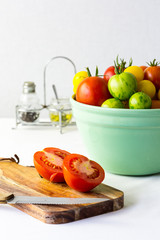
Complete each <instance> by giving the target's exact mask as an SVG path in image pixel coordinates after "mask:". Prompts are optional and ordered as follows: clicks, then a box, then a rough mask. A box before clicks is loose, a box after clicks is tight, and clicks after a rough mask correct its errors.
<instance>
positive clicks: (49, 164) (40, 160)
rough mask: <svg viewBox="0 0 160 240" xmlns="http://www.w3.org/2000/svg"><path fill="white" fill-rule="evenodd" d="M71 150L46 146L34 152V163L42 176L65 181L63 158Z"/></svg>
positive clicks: (53, 180) (55, 180) (54, 180)
mask: <svg viewBox="0 0 160 240" xmlns="http://www.w3.org/2000/svg"><path fill="white" fill-rule="evenodd" d="M69 154H70V153H69V152H66V151H64V150H61V149H58V148H52V147H49V148H45V149H43V151H38V152H36V153H35V154H34V165H35V168H36V170H37V172H38V173H39V174H40V176H42V177H44V178H45V179H47V180H49V181H51V182H64V176H63V171H62V165H63V159H64V158H65V157H66V156H67V155H69Z"/></svg>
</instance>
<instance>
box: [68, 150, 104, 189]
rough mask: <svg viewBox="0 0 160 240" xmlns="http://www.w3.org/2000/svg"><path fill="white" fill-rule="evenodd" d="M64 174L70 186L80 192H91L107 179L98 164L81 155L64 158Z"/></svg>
mask: <svg viewBox="0 0 160 240" xmlns="http://www.w3.org/2000/svg"><path fill="white" fill-rule="evenodd" d="M63 174H64V179H65V181H66V183H67V184H68V186H70V187H71V188H73V189H75V190H77V191H80V192H88V191H90V190H91V189H93V188H95V187H96V186H97V185H99V184H100V183H101V182H102V181H103V180H104V177H105V172H104V170H103V168H102V167H101V166H100V165H99V164H98V163H96V162H94V161H92V160H89V159H88V158H86V157H85V156H83V155H79V154H70V155H68V156H66V157H65V158H64V161H63Z"/></svg>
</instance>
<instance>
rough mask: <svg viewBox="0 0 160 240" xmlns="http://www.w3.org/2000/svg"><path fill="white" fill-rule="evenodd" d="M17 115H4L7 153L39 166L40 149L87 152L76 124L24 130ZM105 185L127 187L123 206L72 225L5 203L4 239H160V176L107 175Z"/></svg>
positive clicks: (1, 130) (0, 214)
mask: <svg viewBox="0 0 160 240" xmlns="http://www.w3.org/2000/svg"><path fill="white" fill-rule="evenodd" d="M14 126H15V120H14V119H2V118H1V119H0V136H1V140H0V141H1V148H0V156H1V157H11V156H13V155H14V154H15V153H16V154H17V155H18V156H19V157H20V164H21V165H33V154H34V152H36V151H38V150H41V149H43V148H44V147H58V148H62V149H65V150H67V151H69V152H72V153H79V154H83V155H86V156H87V153H86V150H85V147H84V145H83V143H82V140H81V138H80V135H79V132H78V130H77V129H76V127H69V128H65V129H64V133H63V134H60V133H59V130H57V129H55V128H50V127H45V128H44V127H43V128H39V127H37V128H34V129H29V128H18V129H16V130H13V129H12V127H14ZM104 183H105V184H107V185H110V186H113V187H115V188H118V189H120V190H122V191H124V194H125V206H124V208H123V209H121V210H119V211H116V212H112V213H107V214H103V215H99V216H96V217H92V218H88V219H84V220H80V221H75V222H72V223H67V224H59V225H54V224H45V223H42V222H41V221H39V220H37V219H35V218H33V217H31V216H29V215H27V214H26V213H23V212H21V211H20V210H18V209H16V208H13V207H11V206H8V205H0V236H1V238H2V236H3V238H2V239H4V240H9V239H11V238H12V239H16V240H19V239H23V240H32V239H38V240H42V239H43V240H44V239H56V240H61V239H65V240H70V239H76V240H82V239H91V240H97V239H109V240H110V239H119V240H120V239H123V240H124V239H127V240H132V239H154V240H156V239H160V233H159V232H160V230H159V227H160V174H156V175H152V176H145V177H129V176H118V175H114V174H109V173H106V178H105V180H104Z"/></svg>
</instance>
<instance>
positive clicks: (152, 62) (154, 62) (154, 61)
mask: <svg viewBox="0 0 160 240" xmlns="http://www.w3.org/2000/svg"><path fill="white" fill-rule="evenodd" d="M146 63H147V64H148V65H149V66H150V67H154V66H158V65H160V62H156V59H153V61H150V62H149V63H148V62H146Z"/></svg>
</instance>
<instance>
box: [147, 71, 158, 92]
mask: <svg viewBox="0 0 160 240" xmlns="http://www.w3.org/2000/svg"><path fill="white" fill-rule="evenodd" d="M144 79H145V80H150V81H151V82H153V84H154V85H155V87H156V89H157V90H158V89H160V66H151V67H147V68H146V69H145V70H144Z"/></svg>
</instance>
